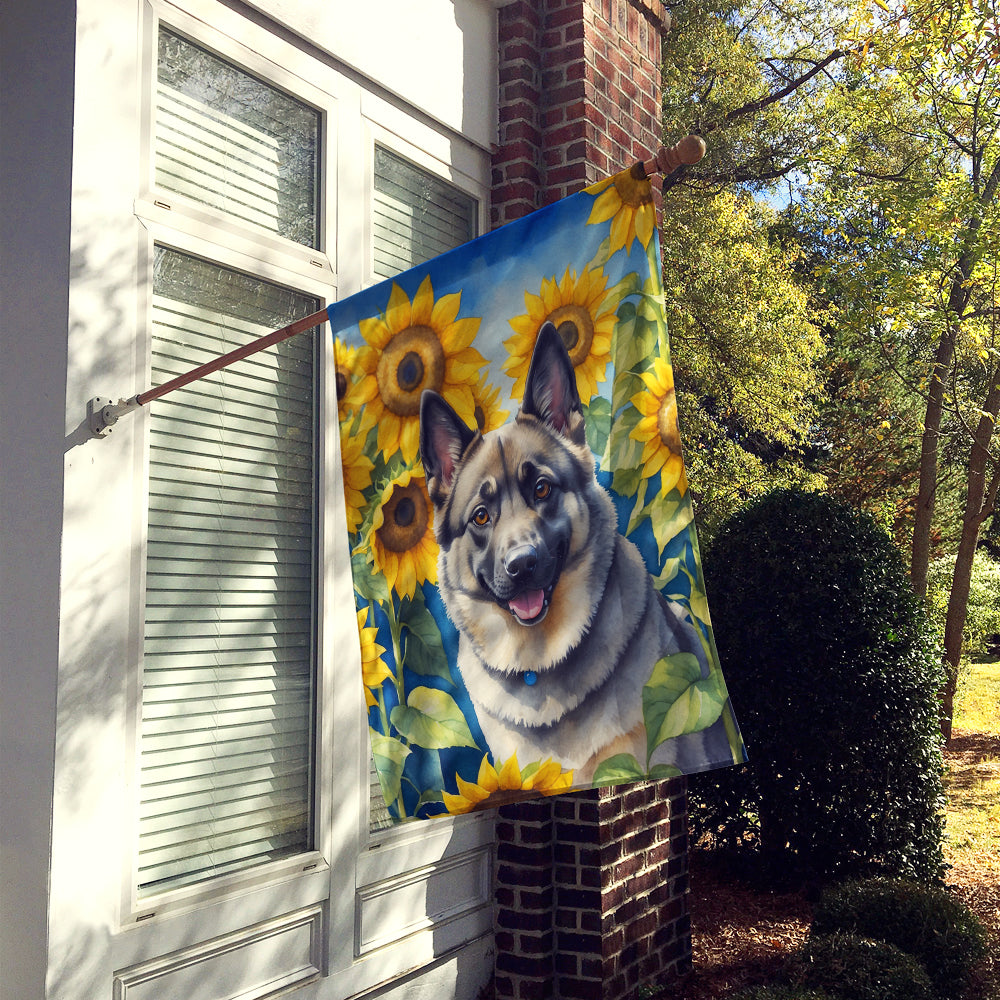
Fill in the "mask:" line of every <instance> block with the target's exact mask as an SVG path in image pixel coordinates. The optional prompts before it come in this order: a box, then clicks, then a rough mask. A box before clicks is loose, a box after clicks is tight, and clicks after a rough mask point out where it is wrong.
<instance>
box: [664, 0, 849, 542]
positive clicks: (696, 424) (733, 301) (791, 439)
mask: <svg viewBox="0 0 1000 1000" xmlns="http://www.w3.org/2000/svg"><path fill="white" fill-rule="evenodd" d="M789 12H792V13H791V14H790V13H789ZM672 14H673V27H672V30H671V33H670V35H669V38H668V39H667V42H666V45H665V48H664V79H663V83H664V86H663V95H664V96H663V108H664V130H665V133H666V134H667V135H668V136H679V135H683V134H685V133H687V132H688V131H696V132H697V133H698V134H701V135H704V136H707V137H708V138H709V150H708V154H707V156H706V157H705V158H704V160H703V161H702V162H701V163H700V164H699V165H698V166H697V167H696V168H693V169H690V170H688V169H682V170H679V171H676V172H675V173H674V174H673V175H671V176H670V177H669V178H667V180H666V181H665V188H666V190H667V192H668V193H667V196H666V198H665V211H664V223H663V242H664V287H665V289H666V293H667V295H666V302H667V312H668V322H669V325H670V330H671V339H672V341H673V344H674V347H675V352H674V358H673V362H674V370H675V378H676V381H677V393H678V407H679V410H680V415H681V423H682V429H683V431H684V438H685V444H686V458H687V462H688V468H689V475H690V478H691V482H692V490H693V492H694V493H695V495H696V497H697V499H698V504H697V507H696V509H697V511H698V519H699V522H700V524H701V525H702V527H703V528H707V529H708V532H709V533H710V532H711V530H712V528H713V526H714V525H715V524H717V523H718V522H719V521H720V520H721V519H722V518H724V517H725V516H727V515H728V514H729V513H731V512H732V511H733V510H734V509H735V508H736V507H737V506H739V505H740V504H741V503H743V502H745V501H746V500H747V499H748V498H750V497H754V496H757V495H759V494H760V493H761V492H763V491H764V490H765V489H767V488H769V487H771V486H774V485H776V484H789V485H790V484H793V483H803V482H812V481H814V477H813V476H811V474H810V473H809V471H808V469H807V468H806V467H805V458H806V453H807V450H808V437H809V432H810V428H811V427H812V426H813V424H814V422H815V411H816V401H817V399H818V398H819V397H820V395H821V393H820V389H821V386H822V377H823V368H822V359H823V355H824V346H823V342H822V339H821V337H820V336H819V330H818V327H817V325H816V323H815V322H814V319H815V317H813V316H811V315H810V312H809V301H808V297H807V295H806V286H805V283H804V282H803V280H802V278H801V276H800V275H799V274H798V273H797V272H796V268H795V262H796V257H797V255H798V251H797V249H796V246H795V244H794V242H792V241H791V240H789V239H788V238H787V236H786V234H783V233H782V232H781V231H780V230H779V229H778V227H777V225H776V223H777V214H776V211H775V210H774V209H773V208H772V207H771V206H770V205H768V204H767V203H766V202H765V201H763V200H762V199H760V198H758V197H754V195H755V194H759V193H760V192H762V191H764V190H766V189H768V188H770V187H772V186H773V185H774V184H775V183H776V182H778V181H779V180H780V179H781V178H783V177H787V176H789V175H790V174H791V173H792V172H794V171H795V170H796V169H797V167H798V165H799V164H800V163H801V161H802V147H801V141H800V136H801V133H802V131H803V129H807V128H808V129H810V130H811V129H814V127H815V125H814V123H812V115H813V111H812V107H813V104H814V95H813V93H812V92H813V90H814V89H815V87H816V85H817V83H816V81H817V80H818V79H820V78H822V74H823V73H824V72H826V70H827V69H828V67H829V66H831V65H832V64H834V63H835V62H836V61H837V60H838V59H839V58H840V57H841V55H842V53H841V52H840V51H839V50H836V49H833V50H829V45H828V43H829V41H830V38H831V37H832V34H831V30H830V27H829V23H828V22H827V19H826V18H825V17H823V16H821V14H820V12H818V11H816V10H813V9H811V8H810V5H809V4H798V5H797V7H796V5H795V4H790V5H789V6H788V7H781V6H780V5H778V4H773V5H772V4H768V3H764V4H749V3H740V2H736V3H734V2H721V0H716V2H714V3H707V4H705V3H697V4H696V3H693V2H688V3H680V4H676V5H674V7H673V8H672ZM789 16H791V17H792V19H793V20H794V27H795V31H794V33H793V32H792V31H790V30H786V29H788V28H789V23H790V22H789ZM793 34H794V37H793Z"/></svg>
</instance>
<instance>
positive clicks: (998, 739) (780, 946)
mask: <svg viewBox="0 0 1000 1000" xmlns="http://www.w3.org/2000/svg"><path fill="white" fill-rule="evenodd" d="M994 705H995V703H994ZM994 712H995V707H994ZM945 757H946V763H947V767H948V797H949V807H948V835H949V840H948V844H947V847H946V854H947V858H948V861H949V864H950V865H951V868H950V869H949V872H948V875H947V877H946V883H947V885H948V886H949V887H950V888H951V889H952V890H953V891H954V892H955V894H956V895H958V896H959V897H960V898H961V899H962V900H963V901H964V902H965V903H966V904H967V905H968V906H969V907H970V908H971V909H972V910H973V911H974V912H975V913H976V914H977V915H978V916H979V918H980V920H982V921H983V923H984V924H985V925H986V927H987V929H988V932H989V934H990V936H991V949H990V956H989V958H988V959H987V960H986V962H985V963H984V965H983V967H982V968H981V969H980V970H979V972H978V975H977V978H976V981H975V982H974V983H973V984H972V988H971V989H970V996H971V997H974V998H975V1000H1000V850H998V849H997V848H998V843H1000V832H998V831H1000V794H998V791H1000V735H994V734H991V733H981V732H969V731H965V730H962V729H956V730H955V732H954V734H953V738H952V740H951V742H950V743H949V745H948V747H947V750H946V753H945ZM690 865H691V897H690V904H691V926H692V939H693V952H694V967H693V971H692V972H691V974H690V975H689V976H687V977H686V978H685V979H684V981H683V982H682V983H681V984H680V986H679V988H678V986H676V985H675V986H674V987H673V988H672V989H669V990H667V991H666V993H665V994H663V996H664V998H666V997H676V998H683V1000H726V998H728V997H730V996H732V995H734V994H735V993H736V992H738V991H739V990H740V989H742V988H744V987H746V986H752V985H756V984H760V983H766V982H769V981H772V980H773V978H774V976H775V974H776V973H777V972H778V970H779V969H780V968H781V966H782V964H783V962H784V960H785V958H786V957H787V956H788V954H789V953H790V952H791V951H793V950H795V949H796V948H797V947H798V946H799V945H800V944H802V943H803V942H804V941H805V939H806V937H807V936H808V932H809V924H810V921H811V917H812V904H811V902H810V893H809V891H808V890H801V891H797V892H784V893H782V892H767V891H761V890H760V889H759V888H757V889H755V888H752V887H750V886H748V885H746V884H745V883H743V882H741V881H740V880H739V879H737V878H735V877H734V876H733V874H732V872H731V871H728V870H726V869H725V867H724V866H723V864H722V863H721V861H720V859H719V858H718V856H717V855H715V854H714V853H713V852H711V851H704V850H695V851H692V852H691V855H690Z"/></svg>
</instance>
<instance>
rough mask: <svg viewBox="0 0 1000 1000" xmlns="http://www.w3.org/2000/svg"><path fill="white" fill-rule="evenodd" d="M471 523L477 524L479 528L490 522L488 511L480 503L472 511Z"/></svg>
mask: <svg viewBox="0 0 1000 1000" xmlns="http://www.w3.org/2000/svg"><path fill="white" fill-rule="evenodd" d="M472 523H473V524H477V525H479V527H480V528H481V527H482V526H483V525H484V524H489V523H490V512H489V511H488V510H487V509H486V508H485V507H484V506H483V505H482V504H480V505H479V506H478V507H477V508H476V509H475V510H474V511H473V512H472Z"/></svg>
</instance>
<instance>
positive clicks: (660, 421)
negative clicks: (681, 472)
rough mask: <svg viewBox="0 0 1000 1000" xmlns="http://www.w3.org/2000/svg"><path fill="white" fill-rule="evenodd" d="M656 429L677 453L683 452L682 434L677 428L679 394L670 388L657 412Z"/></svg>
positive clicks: (667, 444) (661, 438)
mask: <svg viewBox="0 0 1000 1000" xmlns="http://www.w3.org/2000/svg"><path fill="white" fill-rule="evenodd" d="M656 429H657V430H658V431H659V432H660V440H661V441H662V442H663V443H664V444H665V445H666V446H667V447H668V448H669V449H670V450H671V451H672V452H673V453H674V454H675V455H679V454H680V453H681V435H680V431H679V430H678V428H677V394H676V393H675V392H674V390H673V389H669V390H668V391H667V393H666V395H665V396H664V397H663V400H662V402H661V403H660V408H659V410H658V411H657V413H656Z"/></svg>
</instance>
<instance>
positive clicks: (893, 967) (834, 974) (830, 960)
mask: <svg viewBox="0 0 1000 1000" xmlns="http://www.w3.org/2000/svg"><path fill="white" fill-rule="evenodd" d="M792 977H793V981H794V982H795V983H796V984H797V985H799V986H803V987H806V988H809V989H814V988H819V989H824V990H826V991H827V992H828V993H832V994H834V995H835V996H836V997H837V1000H934V990H933V987H932V986H931V981H930V977H929V976H928V975H927V973H926V971H925V970H924V967H923V966H922V965H921V964H920V962H918V961H917V960H916V959H915V958H914V957H913V956H912V955H907V954H906V952H905V951H900V949H899V948H897V947H896V946H895V945H891V944H886V943H885V942H884V941H872V940H869V939H868V938H863V937H858V936H856V935H854V934H828V935H823V936H822V937H816V938H810V939H809V941H808V942H807V944H806V946H805V947H804V948H803V950H802V952H801V953H800V954H799V956H798V958H797V960H796V961H795V963H794V965H793V968H792Z"/></svg>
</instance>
